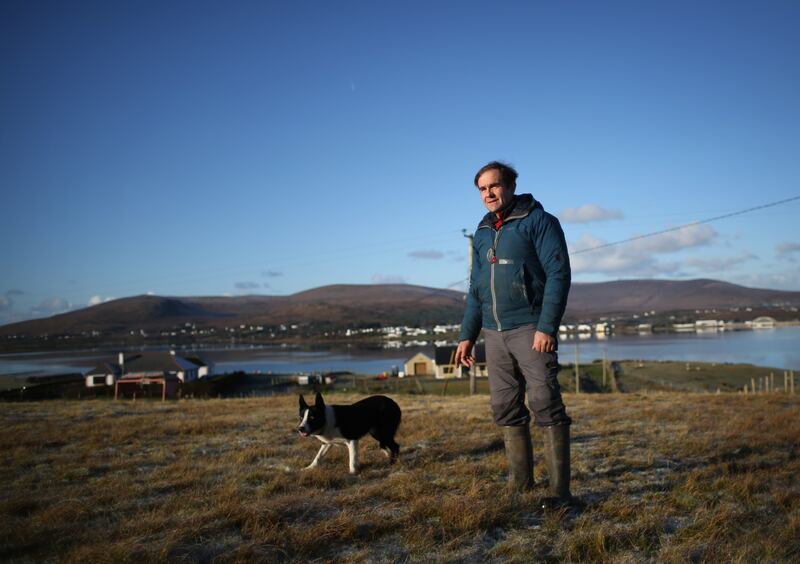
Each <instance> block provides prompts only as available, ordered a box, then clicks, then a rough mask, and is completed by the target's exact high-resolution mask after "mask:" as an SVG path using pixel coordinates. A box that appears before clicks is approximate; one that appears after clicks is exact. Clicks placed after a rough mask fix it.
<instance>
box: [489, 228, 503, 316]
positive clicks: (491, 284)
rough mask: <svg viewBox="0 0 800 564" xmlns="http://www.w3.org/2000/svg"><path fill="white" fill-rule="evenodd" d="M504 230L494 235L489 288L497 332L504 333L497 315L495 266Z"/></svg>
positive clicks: (499, 230)
mask: <svg viewBox="0 0 800 564" xmlns="http://www.w3.org/2000/svg"><path fill="white" fill-rule="evenodd" d="M502 230H503V226H502V225H501V226H500V229H498V230H497V231H496V232H495V234H494V244H493V245H492V262H490V263H489V288H490V289H491V291H492V315H494V321H495V323H497V330H498V331H502V330H503V327H502V326H501V325H500V317H499V316H498V315H497V294H496V293H495V290H494V266H495V265H496V264H497V240H498V239H499V238H500V232H501V231H502Z"/></svg>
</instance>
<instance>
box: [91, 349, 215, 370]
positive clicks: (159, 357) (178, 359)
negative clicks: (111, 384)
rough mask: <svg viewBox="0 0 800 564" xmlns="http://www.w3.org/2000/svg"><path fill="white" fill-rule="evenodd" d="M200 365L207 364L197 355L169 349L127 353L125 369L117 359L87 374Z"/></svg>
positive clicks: (189, 367) (185, 367)
mask: <svg viewBox="0 0 800 564" xmlns="http://www.w3.org/2000/svg"><path fill="white" fill-rule="evenodd" d="M199 366H206V364H205V362H203V361H202V360H201V359H200V358H199V357H197V356H191V357H188V358H187V357H184V356H181V355H179V354H172V353H171V352H168V351H161V352H142V353H134V354H125V363H124V366H123V367H122V368H123V370H120V365H119V363H117V362H115V361H106V362H101V363H100V364H98V365H97V366H95V367H94V368H93V369H92V370H90V371H89V372H87V373H86V376H91V375H97V374H115V375H119V374H120V373H121V372H124V373H125V374H131V373H134V374H137V373H138V374H141V373H152V372H183V371H186V370H197V368H198V367H199Z"/></svg>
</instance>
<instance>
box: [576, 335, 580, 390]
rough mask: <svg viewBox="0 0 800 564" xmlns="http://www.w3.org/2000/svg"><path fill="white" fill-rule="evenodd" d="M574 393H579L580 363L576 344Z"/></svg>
mask: <svg viewBox="0 0 800 564" xmlns="http://www.w3.org/2000/svg"><path fill="white" fill-rule="evenodd" d="M575 393H576V394H579V393H581V363H580V358H579V355H578V343H575Z"/></svg>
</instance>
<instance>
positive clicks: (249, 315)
mask: <svg viewBox="0 0 800 564" xmlns="http://www.w3.org/2000/svg"><path fill="white" fill-rule="evenodd" d="M787 306H793V307H797V306H800V292H782V291H778V290H764V289H756V288H746V287H744V286H737V285H735V284H728V283H726V282H720V281H716V280H688V281H668V280H620V281H615V282H600V283H575V284H573V287H572V291H571V293H570V299H569V303H568V306H567V314H566V318H567V319H570V320H578V319H587V318H593V317H597V316H601V315H630V314H636V313H642V312H644V311H652V310H655V311H658V312H659V313H663V312H669V311H686V310H692V311H693V310H695V309H708V308H725V309H730V308H745V307H751V308H753V309H754V310H763V309H767V310H769V309H775V308H781V307H787ZM463 310H464V294H463V293H461V292H456V291H453V290H442V289H436V288H426V287H423V286H412V285H408V284H379V285H348V284H337V285H332V286H323V287H320V288H314V289H311V290H306V291H303V292H298V293H296V294H292V295H289V296H236V297H213V296H206V297H161V296H134V297H129V298H122V299H118V300H114V301H111V302H107V303H103V304H99V305H96V306H92V307H87V308H84V309H81V310H77V311H72V312H69V313H64V314H60V315H55V316H53V317H49V318H45V319H35V320H29V321H23V322H19V323H13V324H10V325H5V326H2V327H0V335H12V334H29V335H42V334H50V335H54V334H80V333H82V332H92V331H98V332H102V333H111V334H113V333H124V332H127V331H130V330H139V329H143V330H157V329H162V328H167V327H175V326H178V325H182V324H186V323H189V324H195V325H197V326H200V327H217V328H221V327H226V326H239V325H248V326H249V325H262V326H272V327H275V326H279V325H281V324H287V325H288V324H301V325H303V324H310V325H313V326H316V327H318V328H325V327H358V326H360V327H364V326H371V325H374V326H378V325H383V326H386V325H432V324H437V323H458V322H460V321H461V316H462V314H463ZM750 317H754V315H752V314H751V315H750Z"/></svg>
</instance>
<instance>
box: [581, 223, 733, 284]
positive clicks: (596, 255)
mask: <svg viewBox="0 0 800 564" xmlns="http://www.w3.org/2000/svg"><path fill="white" fill-rule="evenodd" d="M716 236H717V233H716V231H715V230H714V229H713V228H712V227H710V226H708V225H705V224H697V225H691V226H688V227H686V228H684V229H680V230H678V231H671V232H669V233H662V234H661V235H655V236H653V237H648V238H645V239H639V240H636V241H631V242H628V243H624V244H621V245H614V246H611V247H602V245H605V244H606V243H607V241H604V240H603V239H600V238H597V237H594V236H593V235H590V234H584V235H582V236H581V238H580V239H578V241H576V242H575V243H573V244H571V245H570V248H571V249H572V250H573V252H574V251H579V250H582V249H595V250H591V251H588V252H583V253H579V254H573V255H571V256H570V262H571V264H572V270H573V271H574V272H575V273H579V274H580V273H599V274H611V275H616V276H619V275H626V276H657V275H661V274H675V273H677V272H679V271H680V269H681V263H680V262H677V261H662V260H659V259H658V255H659V254H669V253H675V252H678V251H682V250H684V249H690V248H694V247H700V246H704V245H708V244H710V243H711V242H712V241H713V240H714V238H715V237H716ZM597 247H600V248H597Z"/></svg>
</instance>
